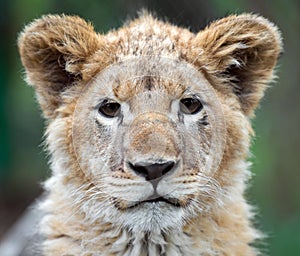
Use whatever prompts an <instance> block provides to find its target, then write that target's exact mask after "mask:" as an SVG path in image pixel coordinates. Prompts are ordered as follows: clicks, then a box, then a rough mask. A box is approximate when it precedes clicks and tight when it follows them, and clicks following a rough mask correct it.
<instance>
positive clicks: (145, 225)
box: [118, 201, 185, 233]
mask: <svg viewBox="0 0 300 256" xmlns="http://www.w3.org/2000/svg"><path fill="white" fill-rule="evenodd" d="M119 211H122V214H120V217H121V218H119V220H118V221H119V222H121V223H120V224H121V225H122V226H123V225H124V226H125V227H126V228H127V229H129V230H132V231H134V232H139V231H142V232H150V231H151V232H153V231H155V232H159V233H161V232H167V231H169V230H174V229H180V228H181V227H182V225H183V224H184V222H185V221H184V219H185V217H184V215H185V211H184V209H183V208H182V207H180V206H175V205H172V204H170V203H167V202H163V201H160V202H144V203H140V204H136V205H135V206H132V207H129V208H127V209H125V210H119Z"/></svg>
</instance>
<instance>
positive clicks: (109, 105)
mask: <svg viewBox="0 0 300 256" xmlns="http://www.w3.org/2000/svg"><path fill="white" fill-rule="evenodd" d="M98 111H99V112H100V113H101V114H102V115H103V116H105V117H109V118H112V117H116V116H117V115H119V113H120V111H121V105H120V104H119V103H117V102H114V101H110V100H104V101H103V102H102V103H101V104H100V106H99V109H98Z"/></svg>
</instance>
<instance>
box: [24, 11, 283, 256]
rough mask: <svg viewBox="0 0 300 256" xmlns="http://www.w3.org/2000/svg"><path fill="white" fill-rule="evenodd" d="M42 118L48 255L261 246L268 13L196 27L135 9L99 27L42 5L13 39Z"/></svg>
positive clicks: (271, 60)
mask: <svg viewBox="0 0 300 256" xmlns="http://www.w3.org/2000/svg"><path fill="white" fill-rule="evenodd" d="M18 45H19V50H20V55H21V60H22V63H23V65H24V67H25V70H26V78H27V81H28V83H29V84H31V85H33V86H34V88H35V90H36V94H37V98H38V102H39V104H40V106H41V108H42V110H43V114H44V117H45V118H46V120H47V132H46V135H47V139H46V140H47V144H48V149H49V152H50V154H51V168H52V175H51V177H50V178H49V179H48V181H47V182H46V183H45V189H46V191H47V192H48V196H47V198H46V200H45V201H44V202H43V203H42V205H41V209H42V210H43V211H44V212H45V215H44V218H43V220H42V221H41V223H40V232H41V234H42V235H43V236H44V237H45V240H44V242H43V244H42V250H43V254H44V255H52V256H53V255H59V256H61V255H86V256H87V255H133V256H135V255H138V256H141V255H150V256H151V255H170V256H175V255H205V256H208V255H238V256H241V255H243V256H245V255H257V254H258V251H257V250H256V249H255V248H254V247H253V246H251V245H252V243H253V242H254V241H255V240H256V239H258V238H260V233H259V232H257V231H256V230H255V229H254V228H253V226H252V225H251V218H252V215H253V214H252V212H251V207H250V206H249V205H248V204H247V203H246V201H245V199H244V197H243V194H244V191H245V187H246V186H245V184H246V182H247V180H248V179H249V177H250V174H249V164H248V162H247V157H248V155H249V144H250V137H251V135H252V134H253V131H252V129H251V125H250V121H249V120H250V118H251V117H252V116H253V115H254V109H255V108H256V107H257V105H258V103H259V101H260V99H261V98H262V96H263V94H264V90H265V89H266V87H267V84H268V83H269V82H270V81H271V80H272V78H273V69H274V66H275V64H276V61H277V58H278V55H279V53H280V52H281V48H282V43H281V36H280V33H279V31H278V30H277V28H276V27H275V26H274V25H273V24H272V23H271V22H269V21H268V20H266V19H264V18H262V17H259V16H256V15H249V14H243V15H232V16H229V17H227V18H223V19H220V20H218V21H216V22H213V23H212V24H210V25H209V26H208V27H207V28H205V29H204V30H202V31H200V32H198V33H197V34H193V33H191V32H190V31H189V30H187V29H184V28H179V27H177V26H173V25H171V24H169V23H165V22H161V21H159V20H156V19H155V18H153V17H152V16H151V15H149V14H144V15H142V16H141V17H140V18H138V19H137V20H134V21H132V22H131V23H129V24H127V25H125V26H124V27H122V28H120V29H119V30H113V31H111V32H109V33H108V34H105V35H102V34H99V33H96V32H95V31H94V29H93V27H92V25H91V24H90V23H87V22H85V21H84V20H82V19H81V18H79V17H76V16H65V15H47V16H43V17H42V18H41V19H37V20H35V21H33V22H32V23H31V24H29V25H28V26H27V27H26V28H25V29H24V31H23V32H22V33H21V35H20V37H19V41H18Z"/></svg>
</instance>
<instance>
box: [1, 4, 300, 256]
mask: <svg viewBox="0 0 300 256" xmlns="http://www.w3.org/2000/svg"><path fill="white" fill-rule="evenodd" d="M143 7H144V8H146V9H148V10H152V11H154V12H155V13H156V14H157V16H159V17H162V18H167V19H168V20H169V21H171V22H173V23H175V24H178V25H183V26H188V27H189V28H190V29H191V30H192V31H194V32H195V31H197V30H199V29H201V28H203V27H204V26H205V24H207V23H208V22H210V21H212V20H214V19H216V18H220V17H223V16H225V15H227V14H230V13H242V12H252V13H259V14H261V15H263V16H265V17H267V18H269V19H270V20H271V21H273V22H274V23H276V24H277V25H278V26H279V28H280V29H281V31H282V35H283V38H284V44H285V47H284V48H285V52H284V54H283V56H282V57H281V59H280V62H279V68H278V70H279V71H278V75H279V79H278V80H277V82H276V83H275V84H274V86H272V88H271V89H269V90H268V91H267V93H266V97H265V98H264V100H263V102H262V104H261V105H262V107H261V108H260V109H259V110H258V111H257V117H256V119H255V121H254V128H255V130H256V133H257V136H256V138H255V140H253V146H252V152H253V155H254V156H253V157H252V161H253V168H252V170H253V174H254V177H253V179H252V182H251V185H252V186H251V188H250V189H249V191H248V193H247V194H248V198H249V200H250V201H251V202H252V203H253V204H254V205H256V206H257V208H258V218H257V226H258V227H259V228H261V229H262V230H263V231H264V232H265V233H266V234H267V235H268V238H267V239H266V240H265V241H264V244H263V245H262V247H263V248H264V249H263V250H264V251H265V252H266V254H267V255H272V256H276V255H278V256H282V255H295V256H297V255H300V173H299V166H300V154H299V152H300V150H299V148H300V135H299V133H300V129H299V127H300V85H299V81H300V70H299V61H300V47H299V42H300V1H299V0H290V1H284V0H273V1H271V0H268V1H261V0H256V1H250V0H240V1H237V0H228V1H225V0H211V1H207V0H198V1H196V0H189V1H180V0H165V1H154V0H140V1H138V0H135V1H125V0H119V1H117V0H110V1H109V0H106V1H95V0H94V1H92V0H85V1H74V0H64V1H61V0H43V1H40V0H26V1H25V0H11V1H4V0H0V13H1V15H0V29H1V40H0V88H1V92H0V240H1V237H2V236H3V234H4V233H5V231H6V230H8V229H9V227H10V226H11V225H12V224H13V222H14V221H15V220H16V219H17V218H18V217H19V216H20V214H21V213H22V212H23V211H24V209H25V208H26V206H28V204H30V202H32V200H34V198H36V197H37V196H38V195H39V194H40V193H41V188H40V187H41V186H40V185H39V184H40V183H41V182H42V181H43V180H44V179H45V177H47V176H48V175H49V173H50V171H49V168H48V167H47V160H46V158H47V157H46V154H45V153H44V151H43V146H42V141H43V140H42V134H43V130H44V125H43V120H42V118H41V112H40V111H39V109H38V106H37V104H36V101H35V98H34V93H33V90H32V89H31V88H30V87H28V86H26V85H25V82H24V81H23V80H22V77H23V69H22V66H21V63H20V60H19V57H18V52H17V46H16V39H17V35H18V32H19V31H20V30H22V28H23V27H24V24H26V23H28V22H30V21H31V20H32V19H35V18H38V17H40V16H41V15H42V14H46V13H66V14H78V15H80V16H82V17H84V18H85V19H87V20H90V21H92V22H93V23H94V25H95V27H96V29H97V30H98V31H100V32H106V31H107V30H109V29H111V28H113V27H117V26H120V25H121V24H122V23H123V22H124V21H126V20H127V19H129V18H130V17H134V16H136V12H137V10H140V9H142V8H143Z"/></svg>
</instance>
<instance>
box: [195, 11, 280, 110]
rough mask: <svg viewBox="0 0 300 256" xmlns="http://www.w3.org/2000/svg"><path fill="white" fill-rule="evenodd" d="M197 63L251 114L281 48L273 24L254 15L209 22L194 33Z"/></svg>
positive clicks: (270, 74) (268, 80)
mask: <svg viewBox="0 0 300 256" xmlns="http://www.w3.org/2000/svg"><path fill="white" fill-rule="evenodd" d="M195 44H197V46H200V47H201V57H202V60H201V63H202V64H204V66H205V68H206V70H207V71H208V72H209V73H211V74H212V75H213V76H217V77H218V78H219V80H220V81H222V83H223V84H226V86H229V87H230V88H231V90H232V91H233V92H234V93H235V95H236V96H237V97H238V98H239V100H240V103H241V108H242V110H243V112H244V113H245V114H246V115H252V114H253V111H254V109H255V108H256V107H257V105H258V103H259V101H260V99H261V98H262V97H263V94H264V91H265V89H266V87H267V84H268V83H269V82H270V81H271V80H272V79H273V78H274V67H275V65H276V62H277V59H278V56H279V54H280V52H281V51H282V40H281V35H280V32H279V31H278V29H277V27H276V26H275V25H274V24H272V23H271V22H269V21H268V20H267V19H265V18H262V17H260V16H257V15H250V14H242V15H232V16H229V17H226V18H223V19H220V20H218V21H216V22H213V23H212V24H211V25H209V26H208V27H207V28H206V29H204V30H203V31H200V32H199V33H198V34H197V35H196V37H195Z"/></svg>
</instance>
